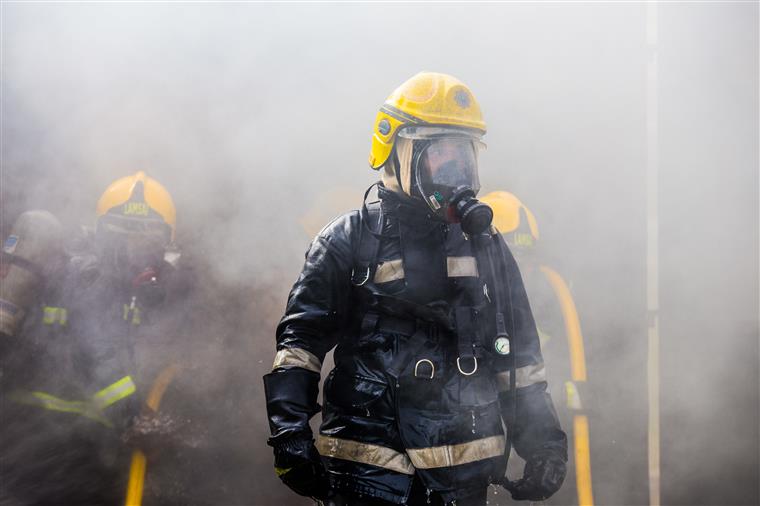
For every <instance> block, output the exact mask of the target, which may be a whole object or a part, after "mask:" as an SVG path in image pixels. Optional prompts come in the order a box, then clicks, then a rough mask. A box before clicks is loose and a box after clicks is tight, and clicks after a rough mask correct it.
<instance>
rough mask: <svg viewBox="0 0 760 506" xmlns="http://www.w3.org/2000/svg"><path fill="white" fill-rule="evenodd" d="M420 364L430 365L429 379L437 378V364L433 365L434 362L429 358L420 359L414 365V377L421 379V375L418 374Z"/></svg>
mask: <svg viewBox="0 0 760 506" xmlns="http://www.w3.org/2000/svg"><path fill="white" fill-rule="evenodd" d="M420 364H429V365H430V377H428V378H427V379H433V378H435V364H434V363H433V361H432V360H430V359H427V358H421V359H419V360H418V361H417V363H416V364H414V377H415V378H419V377H420V375H419V374H418V369H419V367H420Z"/></svg>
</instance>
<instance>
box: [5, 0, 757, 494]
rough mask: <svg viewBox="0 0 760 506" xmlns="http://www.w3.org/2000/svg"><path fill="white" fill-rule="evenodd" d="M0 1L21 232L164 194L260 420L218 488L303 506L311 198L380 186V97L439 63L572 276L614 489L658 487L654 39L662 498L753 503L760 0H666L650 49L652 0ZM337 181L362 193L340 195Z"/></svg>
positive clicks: (220, 356) (10, 213)
mask: <svg viewBox="0 0 760 506" xmlns="http://www.w3.org/2000/svg"><path fill="white" fill-rule="evenodd" d="M1 8H2V53H1V56H2V160H1V161H2V178H1V179H0V183H1V185H0V186H2V188H0V191H1V194H0V198H1V199H2V216H1V217H0V226H1V227H2V232H3V235H5V234H6V233H7V232H8V230H9V228H10V225H11V224H12V223H13V220H14V219H15V217H16V216H17V215H18V214H19V213H20V212H21V211H23V210H25V209H30V208H44V209H48V210H50V211H51V212H53V213H55V214H56V215H57V216H58V217H59V218H60V219H61V220H62V221H63V222H64V223H66V224H67V225H68V226H70V227H73V226H74V225H75V224H77V223H83V224H86V225H92V224H93V222H94V208H95V203H96V201H97V198H98V197H99V195H100V194H101V192H102V191H103V190H104V189H105V187H106V186H107V185H108V184H109V183H110V182H111V181H113V180H114V179H116V178H118V177H122V176H124V175H127V174H130V173H133V172H135V171H137V170H144V171H146V172H147V173H148V174H149V175H150V176H152V177H155V178H156V179H158V180H159V181H160V182H161V183H163V184H164V185H165V186H166V187H167V188H168V189H169V190H170V192H171V193H172V195H173V196H174V198H175V203H176V205H177V209H178V219H177V221H178V237H177V240H178V243H179V244H180V246H181V247H182V249H183V252H184V255H185V259H186V260H187V261H189V262H191V263H192V264H193V265H194V267H195V269H196V272H198V273H199V279H200V281H201V287H202V288H201V293H200V295H199V296H198V297H199V298H200V299H201V300H202V301H203V304H205V306H206V307H207V308H209V314H210V315H212V316H210V317H209V318H210V319H209V322H208V324H207V325H206V326H204V332H210V333H212V334H213V339H210V340H209V342H211V343H217V345H218V346H216V347H214V346H210V348H209V349H210V351H209V352H208V353H207V354H206V355H204V356H206V357H207V358H208V360H207V362H206V363H205V366H204V367H205V370H206V375H205V376H204V381H208V382H209V384H213V387H211V386H209V388H208V390H207V391H208V392H212V391H213V392H215V393H217V394H219V395H220V397H221V399H222V400H220V401H219V412H220V416H225V417H232V418H235V423H236V426H238V427H240V432H239V433H236V434H235V437H236V438H239V439H238V440H236V441H235V443H236V444H235V445H232V444H230V445H229V446H228V447H226V449H225V451H229V452H230V453H228V454H227V458H228V460H227V461H226V462H227V463H228V465H227V466H225V470H224V472H225V473H226V474H227V475H228V477H227V478H225V479H227V480H228V481H231V482H232V483H233V484H234V485H233V486H232V487H231V489H230V490H228V491H227V494H228V495H227V496H225V497H220V499H219V500H220V503H225V504H306V503H307V502H308V501H303V500H299V499H298V498H297V497H296V496H295V495H293V494H292V493H290V492H289V491H288V490H287V489H286V488H285V487H284V486H282V485H281V484H280V483H279V482H278V480H277V479H276V477H274V473H273V472H272V470H271V464H272V459H271V453H270V448H269V447H267V446H266V445H265V439H266V437H267V435H268V427H267V423H266V417H265V410H264V403H263V392H262V388H261V380H260V378H261V376H262V375H263V374H265V373H266V372H268V370H269V369H270V367H271V359H272V357H273V354H274V327H275V325H276V323H277V320H278V319H279V317H280V316H281V313H282V311H283V309H284V304H285V299H286V296H287V292H288V289H289V288H290V285H291V284H292V282H293V281H295V279H296V276H297V274H298V270H299V268H300V266H301V262H302V261H303V252H304V251H305V250H306V247H307V245H308V242H309V240H310V239H311V237H312V236H313V234H314V231H315V230H314V227H315V225H314V224H313V223H314V222H315V219H314V217H315V216H317V217H318V218H319V219H317V220H316V222H319V221H321V222H322V223H327V222H328V221H329V219H330V218H331V217H332V215H334V214H337V213H339V212H341V210H348V209H350V208H356V207H358V206H359V205H360V202H361V195H362V193H363V189H364V188H366V187H367V186H369V184H371V183H372V182H374V180H375V179H376V178H377V177H378V174H375V173H372V172H371V171H370V170H369V169H368V168H367V161H366V159H367V155H368V150H369V138H370V131H371V124H372V123H371V122H372V120H373V119H374V115H375V114H376V112H377V108H378V106H379V105H380V104H381V102H382V101H383V99H384V98H385V97H386V96H387V95H388V94H389V93H390V92H391V90H392V89H393V88H394V87H395V86H397V85H398V84H400V83H401V82H403V81H404V80H405V79H407V78H408V77H410V76H411V75H413V74H415V73H416V72H418V71H420V70H435V71H440V72H446V73H450V74H453V75H455V76H457V77H459V78H460V79H462V80H463V81H465V82H466V83H468V84H469V85H470V86H471V87H472V89H473V91H474V93H475V95H476V96H477V97H478V100H479V102H480V105H481V107H482V109H483V111H484V114H485V116H486V121H487V123H488V127H489V131H488V135H487V138H486V141H487V143H488V150H487V151H486V152H485V153H483V155H482V157H481V174H480V179H481V182H482V184H483V192H484V193H485V192H488V191H491V190H508V191H511V192H513V193H515V194H516V195H517V196H519V197H520V198H521V200H522V201H523V202H524V203H525V204H526V205H527V206H528V207H529V208H530V209H531V210H532V211H533V212H534V213H535V214H536V217H537V219H538V220H539V228H540V231H541V242H540V247H541V250H542V254H543V255H544V259H545V261H546V262H547V263H548V264H550V265H552V267H554V268H555V269H556V270H557V271H559V272H560V273H561V274H562V275H563V277H564V278H565V279H566V280H568V281H569V282H570V285H571V289H572V291H573V295H574V296H575V299H576V300H575V302H576V305H577V307H578V309H579V313H580V318H581V325H582V328H583V333H584V338H585V344H586V354H587V362H588V367H589V383H590V384H589V388H590V390H591V392H592V395H593V407H592V409H591V415H590V416H591V420H590V427H591V445H592V449H591V451H592V462H591V465H592V471H593V477H594V494H595V500H596V502H597V503H599V504H644V503H646V502H647V501H648V493H647V489H648V476H647V450H646V444H647V409H648V408H647V374H646V371H647V357H648V349H647V328H648V314H647V305H646V272H647V271H646V269H647V263H646V259H647V256H646V252H647V251H646V238H647V235H646V230H647V229H646V227H647V222H646V212H645V211H646V195H647V194H646V192H647V180H646V166H647V142H646V140H647V123H646V121H647V117H646V113H647V94H646V89H647V88H646V76H647V74H646V72H647V64H648V62H650V61H651V59H652V58H657V63H658V68H659V74H658V85H657V100H658V111H659V112H658V116H657V118H658V125H659V134H658V142H659V147H658V152H657V153H658V155H659V158H658V166H659V170H660V180H659V183H660V187H659V190H658V194H657V199H658V203H659V206H660V228H659V238H660V245H659V254H660V314H659V317H660V332H661V340H662V346H661V359H660V360H661V363H660V368H661V371H662V374H661V389H662V398H661V412H662V418H661V424H662V442H661V444H662V467H663V471H662V501H663V503H665V504H687V503H688V504H713V503H723V504H750V503H757V502H758V495H759V492H758V485H757V484H758V426H759V425H760V423H759V420H758V387H759V380H758V362H757V359H758V342H757V341H758V318H757V312H758V293H757V288H758V281H757V280H758V276H757V274H758V262H757V258H758V239H757V236H758V99H757V97H758V91H757V90H758V28H757V26H758V23H757V21H758V6H757V5H756V4H752V3H725V4H724V3H713V4H672V3H668V4H662V5H659V6H658V16H659V27H658V44H657V46H656V48H652V47H650V46H648V45H647V40H646V23H647V18H646V6H645V5H644V4H635V3H633V4H632V3H624V4H613V3H589V4H582V3H581V4H579V3H573V4H544V3H518V4H514V3H510V4H476V5H465V4H409V5H407V4H327V3H325V4H285V5H276V4H210V3H208V4H207V3H187V4H157V5H148V4H141V3H118V4H106V3H83V4H72V3H65V4H52V3H37V4H29V5H25V4H20V3H3V4H2V7H1ZM336 188H341V190H340V191H339V194H340V195H346V194H349V195H350V194H353V195H354V198H353V200H351V198H349V197H341V201H340V202H336V201H330V202H329V203H327V202H326V201H325V200H326V199H325V195H328V194H329V192H331V191H333V190H335V189H336ZM328 200H329V199H328ZM344 200H345V201H344ZM649 317H650V318H651V315H649ZM204 337H205V336H192V339H188V342H194V343H197V342H201V341H203V338H204ZM325 373H326V371H325ZM550 375H551V371H550ZM231 399H232V401H231ZM208 402H217V401H216V400H208ZM562 402H563V400H562V399H556V398H555V403H557V404H560V403H562ZM566 428H567V429H569V427H566ZM233 446H234V451H231V450H229V447H233ZM213 476H214V473H213V472H211V471H209V473H208V479H209V480H213ZM229 476H232V478H229ZM569 479H572V478H569ZM712 484H719V485H717V486H714V485H712ZM503 497H504V495H503V493H502V494H500V495H499V496H498V501H504V499H503ZM502 503H503V502H502Z"/></svg>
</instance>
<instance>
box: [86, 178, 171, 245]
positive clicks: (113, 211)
mask: <svg viewBox="0 0 760 506" xmlns="http://www.w3.org/2000/svg"><path fill="white" fill-rule="evenodd" d="M96 213H97V217H98V220H100V219H101V218H103V216H106V215H109V216H119V217H124V218H135V219H144V220H161V221H163V222H164V223H165V224H166V225H167V226H168V230H169V232H170V237H169V238H170V239H172V240H173V239H174V234H175V227H176V221H177V212H176V209H175V207H174V201H173V200H172V197H171V195H170V194H169V192H168V191H167V190H166V188H164V186H163V185H162V184H161V183H159V182H158V181H156V180H155V179H153V178H151V177H148V176H147V175H146V174H145V172H142V171H139V172H136V173H135V174H133V175H131V176H127V177H123V178H121V179H117V180H116V181H114V182H113V183H111V184H110V185H109V186H108V188H106V191H105V192H103V195H102V196H101V197H100V200H98V205H97V210H96Z"/></svg>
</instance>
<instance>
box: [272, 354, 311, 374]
mask: <svg viewBox="0 0 760 506" xmlns="http://www.w3.org/2000/svg"><path fill="white" fill-rule="evenodd" d="M278 367H300V368H302V369H307V370H309V371H313V372H315V373H317V374H319V373H320V372H322V361H321V360H319V359H318V358H317V356H316V355H314V354H313V353H311V352H308V351H306V350H304V349H303V348H283V349H282V350H280V351H278V352H277V355H275V356H274V364H272V370H275V369H277V368H278Z"/></svg>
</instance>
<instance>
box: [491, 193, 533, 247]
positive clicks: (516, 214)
mask: <svg viewBox="0 0 760 506" xmlns="http://www.w3.org/2000/svg"><path fill="white" fill-rule="evenodd" d="M480 200H481V201H482V202H484V203H486V204H488V205H489V206H490V207H491V209H492V210H493V226H494V227H496V230H498V231H499V233H501V234H503V235H504V238H505V239H506V241H507V243H509V245H510V246H513V247H519V248H525V249H527V248H530V247H532V246H535V244H536V241H538V224H537V223H536V217H535V216H533V213H532V212H530V209H528V208H527V207H525V204H523V203H522V202H520V199H518V198H517V197H515V196H514V195H512V194H511V193H509V192H502V191H496V192H491V193H489V194H488V195H486V196H484V197H483V198H481V199H480Z"/></svg>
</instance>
